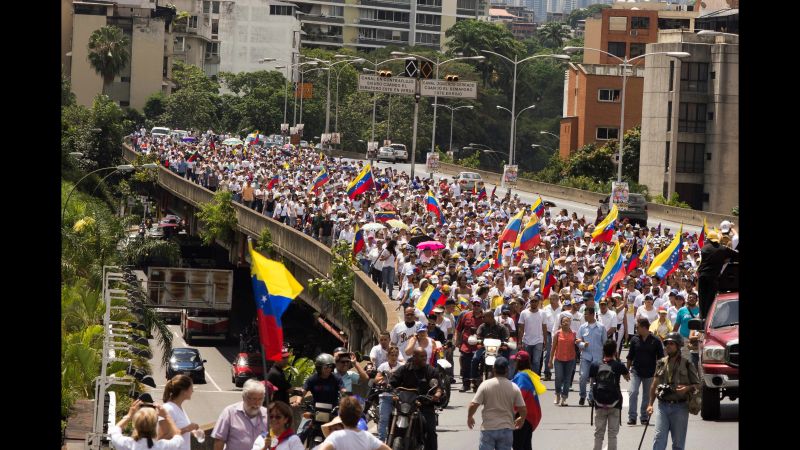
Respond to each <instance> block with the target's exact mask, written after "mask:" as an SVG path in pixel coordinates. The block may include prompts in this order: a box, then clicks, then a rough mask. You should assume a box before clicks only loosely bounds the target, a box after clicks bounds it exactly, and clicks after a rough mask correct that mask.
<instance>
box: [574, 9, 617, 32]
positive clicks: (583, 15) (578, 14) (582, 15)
mask: <svg viewBox="0 0 800 450" xmlns="http://www.w3.org/2000/svg"><path fill="white" fill-rule="evenodd" d="M606 8H611V5H607V4H601V3H596V4H594V5H589V6H588V7H586V8H580V9H573V10H572V11H571V12H570V13H569V16H567V24H569V26H570V27H572V28H576V27H577V26H578V21H580V20H584V19H587V18H589V17H593V16H594V15H595V14H599V13H600V12H601V11H602V10H604V9H606Z"/></svg>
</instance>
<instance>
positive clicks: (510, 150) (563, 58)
mask: <svg viewBox="0 0 800 450" xmlns="http://www.w3.org/2000/svg"><path fill="white" fill-rule="evenodd" d="M481 51H482V52H484V53H490V54H492V55H495V56H499V57H501V58H503V59H505V60H506V61H508V62H509V63H511V64H513V65H514V82H513V85H512V86H513V89H512V91H511V118H512V120H511V133H510V134H511V141H510V142H509V143H508V164H509V165H513V164H514V135H515V131H516V130H514V120H513V118H514V114H516V111H517V110H516V107H517V66H518V65H519V64H522V63H524V62H525V61H528V60H531V59H536V58H555V59H558V60H561V61H569V60H570V59H571V58H570V56H569V55H533V56H528V57H527V58H524V59H520V60H518V59H517V55H514V60H513V61H512V60H511V58H509V57H507V56H503V55H501V54H499V53H495V52H493V51H490V50H481Z"/></svg>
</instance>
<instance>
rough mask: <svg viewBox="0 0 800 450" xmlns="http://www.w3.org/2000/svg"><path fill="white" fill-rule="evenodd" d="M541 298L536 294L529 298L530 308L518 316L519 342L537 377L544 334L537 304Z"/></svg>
mask: <svg viewBox="0 0 800 450" xmlns="http://www.w3.org/2000/svg"><path fill="white" fill-rule="evenodd" d="M541 300H542V296H541V294H539V293H536V294H535V295H534V296H533V298H531V302H530V306H529V308H528V309H526V310H525V311H522V313H521V314H520V315H519V321H518V322H519V330H518V333H519V342H522V345H524V346H525V351H527V352H528V354H529V355H531V366H532V368H533V371H534V372H536V374H537V375H539V373H540V371H539V366H540V365H541V361H542V352H543V350H544V348H543V347H544V334H545V332H546V331H547V330H545V324H544V320H543V318H542V312H541V311H539V302H540V301H541Z"/></svg>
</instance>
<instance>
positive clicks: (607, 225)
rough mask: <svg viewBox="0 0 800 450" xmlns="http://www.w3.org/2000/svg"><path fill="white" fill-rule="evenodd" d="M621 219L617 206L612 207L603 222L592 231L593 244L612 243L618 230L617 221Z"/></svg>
mask: <svg viewBox="0 0 800 450" xmlns="http://www.w3.org/2000/svg"><path fill="white" fill-rule="evenodd" d="M617 217H619V210H618V209H617V205H616V204H614V205H611V211H609V212H608V215H607V216H606V218H605V219H603V221H602V222H600V223H599V224H597V226H596V227H594V231H592V242H611V237H612V236H613V235H614V230H615V229H616V220H617Z"/></svg>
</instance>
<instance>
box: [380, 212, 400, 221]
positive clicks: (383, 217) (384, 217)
mask: <svg viewBox="0 0 800 450" xmlns="http://www.w3.org/2000/svg"><path fill="white" fill-rule="evenodd" d="M392 219H397V213H396V212H394V211H378V212H376V213H375V220H377V221H378V222H386V221H388V220H392Z"/></svg>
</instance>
